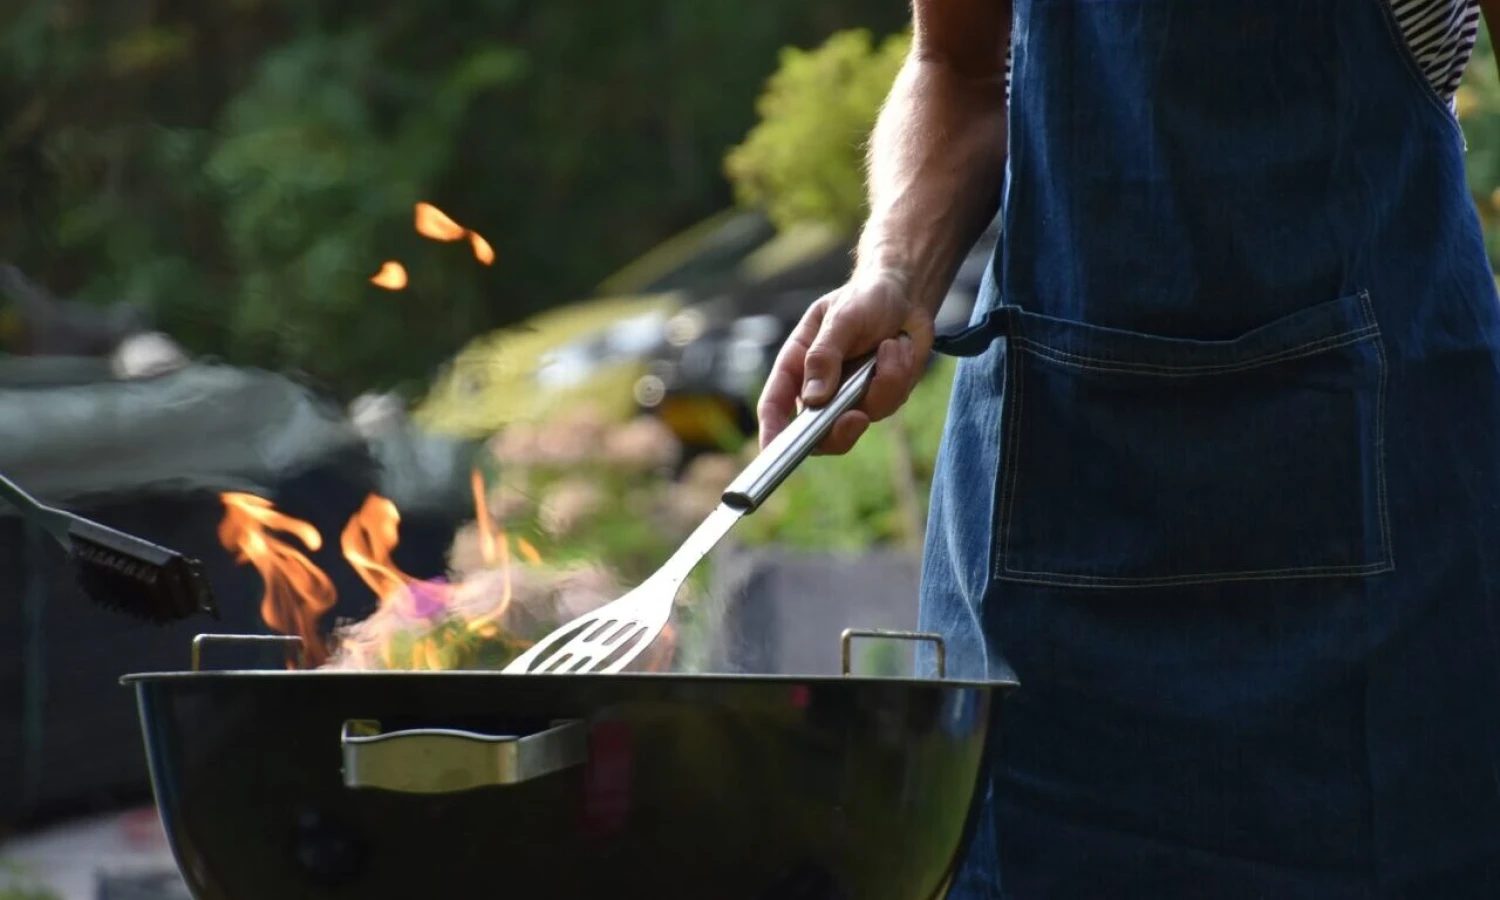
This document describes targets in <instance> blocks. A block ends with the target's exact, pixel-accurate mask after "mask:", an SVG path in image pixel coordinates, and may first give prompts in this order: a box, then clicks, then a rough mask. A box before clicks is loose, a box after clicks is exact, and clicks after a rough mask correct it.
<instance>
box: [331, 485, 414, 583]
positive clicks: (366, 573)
mask: <svg viewBox="0 0 1500 900" xmlns="http://www.w3.org/2000/svg"><path fill="white" fill-rule="evenodd" d="M400 532H401V513H400V512H399V511H398V510H397V509H396V504H394V503H392V502H391V501H389V500H387V499H386V498H384V497H380V496H377V495H375V494H371V495H370V496H368V497H366V498H365V502H364V505H363V506H361V507H360V508H359V512H356V513H355V514H354V515H353V516H352V517H351V518H350V519H349V522H348V524H346V525H345V526H344V532H343V534H341V535H340V536H339V549H340V550H342V551H343V552H344V558H345V559H347V560H348V561H349V565H351V566H353V567H354V572H355V574H357V575H359V577H360V580H362V581H364V583H365V584H367V585H369V586H370V590H372V591H374V592H375V596H376V597H378V598H380V602H381V603H393V602H396V601H398V600H401V599H403V598H408V597H409V596H410V594H411V592H410V591H408V590H407V586H408V585H410V584H412V583H413V582H415V581H416V580H417V579H415V578H413V577H411V576H410V575H407V574H406V573H405V572H402V571H401V570H400V569H398V568H396V563H395V561H394V560H392V559H391V553H392V552H393V551H394V550H395V549H396V545H397V544H399V543H400V542H401V534H400Z"/></svg>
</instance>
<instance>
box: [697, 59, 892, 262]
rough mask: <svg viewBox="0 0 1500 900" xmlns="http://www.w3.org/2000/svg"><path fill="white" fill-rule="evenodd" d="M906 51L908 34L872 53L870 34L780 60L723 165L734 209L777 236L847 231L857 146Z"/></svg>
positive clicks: (856, 183) (861, 195)
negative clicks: (756, 217) (747, 210)
mask: <svg viewBox="0 0 1500 900" xmlns="http://www.w3.org/2000/svg"><path fill="white" fill-rule="evenodd" d="M910 45H911V37H910V35H909V34H908V33H904V32H903V33H899V34H895V35H892V36H891V37H888V38H886V39H885V40H884V41H883V42H881V43H880V44H879V45H876V44H875V42H874V39H873V37H872V36H871V35H870V32H868V31H865V30H862V29H855V30H850V31H842V32H839V33H837V34H835V35H834V36H833V37H831V38H829V39H828V40H827V41H826V42H824V43H823V44H822V46H820V47H818V48H817V49H815V50H799V49H796V48H788V49H786V50H783V51H782V54H781V67H780V68H779V69H778V70H777V71H776V73H775V74H774V75H772V76H771V78H770V80H769V81H768V82H767V85H766V89H765V92H764V93H763V94H762V95H761V97H760V101H759V103H758V105H757V109H758V110H759V112H760V123H759V124H758V125H756V126H755V128H754V129H752V130H751V131H750V133H749V135H748V136H747V137H746V138H745V141H744V142H743V143H741V144H740V145H739V146H737V147H735V148H734V149H732V150H731V151H730V152H729V155H728V157H727V158H726V160H725V166H724V168H725V172H726V173H727V174H728V176H729V180H730V181H731V182H732V183H733V184H734V190H735V195H736V196H737V197H738V199H739V200H740V202H741V203H743V204H745V205H748V206H753V207H758V208H760V209H763V210H764V211H765V212H766V214H767V215H769V216H770V217H771V219H772V221H774V222H775V223H776V224H777V226H778V227H780V228H787V227H790V226H792V225H797V224H803V223H817V224H823V225H831V226H834V227H836V228H839V229H840V230H843V231H846V232H851V233H852V232H853V231H854V230H855V229H857V228H858V227H859V224H860V222H862V221H863V219H864V215H865V184H864V150H865V146H866V144H867V143H868V141H869V136H870V132H871V130H872V129H873V128H874V126H875V119H876V116H877V115H878V114H879V112H880V106H881V104H882V103H883V102H884V101H885V97H886V94H887V93H889V92H890V89H891V84H892V83H893V82H894V81H895V78H896V73H897V71H899V69H900V68H901V63H902V61H903V60H904V59H905V58H906V51H907V49H908V47H910Z"/></svg>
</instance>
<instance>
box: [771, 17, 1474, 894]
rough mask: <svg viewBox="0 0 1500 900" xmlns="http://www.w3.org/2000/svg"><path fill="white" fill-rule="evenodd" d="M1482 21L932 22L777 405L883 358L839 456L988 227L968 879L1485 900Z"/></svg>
mask: <svg viewBox="0 0 1500 900" xmlns="http://www.w3.org/2000/svg"><path fill="white" fill-rule="evenodd" d="M1477 2H1478V0H1255V2H1245V3H1229V2H1212V3H1211V2H1204V0H1109V2H1100V0H1088V2H1085V0H1014V3H1013V4H1012V2H1011V0H917V2H916V3H915V4H914V19H915V38H914V45H913V48H912V51H911V55H910V58H909V59H908V60H907V62H906V64H905V67H904V68H903V69H902V71H901V74H900V76H899V78H898V79H897V81H896V84H895V86H894V88H893V90H892V92H891V94H890V97H889V99H888V101H887V103H886V106H885V108H884V110H883V111H882V114H881V116H880V120H879V123H878V125H877V127H876V130H875V135H874V140H873V146H872V151H871V154H870V172H869V190H870V207H871V212H870V216H869V220H868V222H867V224H866V226H865V228H864V230H863V234H862V236H861V239H860V242H859V246H858V258H857V263H856V265H855V268H854V271H853V274H852V276H851V278H850V280H849V282H848V284H846V285H845V286H844V287H842V288H840V289H839V290H838V291H835V292H834V293H832V294H830V295H829V296H827V297H825V298H823V299H822V300H821V301H819V303H818V304H816V305H815V306H814V307H813V308H812V309H811V310H810V312H809V313H808V315H807V317H806V318H805V319H804V321H803V322H802V323H801V326H800V327H799V328H798V329H797V331H796V333H795V334H794V335H793V336H792V337H791V339H790V340H789V341H788V343H787V345H786V347H785V348H784V349H783V351H782V353H781V355H780V357H779V358H778V361H777V364H776V368H775V371H774V373H773V376H772V378H771V380H770V381H769V383H768V385H767V387H766V391H765V394H764V396H763V398H762V402H761V408H760V416H761V423H762V440H763V441H768V440H770V438H771V437H773V436H774V435H775V434H776V433H777V432H778V431H780V430H781V428H782V427H784V425H785V423H786V422H787V421H788V419H789V417H790V416H791V415H792V414H793V412H794V407H795V405H796V401H797V399H798V397H799V396H800V398H801V399H802V400H803V401H804V402H806V403H808V404H809V405H814V406H815V405H818V404H820V403H822V402H824V401H826V400H827V399H828V398H829V397H830V396H831V393H832V391H833V389H834V387H835V383H836V381H837V379H838V375H839V372H840V367H841V365H842V364H843V363H845V362H847V361H848V360H850V359H851V358H853V357H856V356H859V355H861V354H864V353H867V352H869V351H872V350H873V351H876V353H877V360H878V361H877V371H878V375H877V376H876V379H875V381H874V383H873V384H872V386H871V387H870V390H869V392H868V395H867V396H866V399H865V401H864V404H863V407H862V410H861V411H859V412H852V413H849V414H847V415H846V416H845V417H844V418H843V420H842V421H841V422H839V423H838V424H837V426H836V427H835V429H834V431H833V433H832V434H831V436H830V437H829V439H828V441H827V443H826V444H825V445H824V448H823V449H824V450H825V451H827V452H835V453H837V452H843V451H845V450H847V449H848V448H849V447H850V446H852V445H853V443H854V442H855V441H856V440H857V439H858V437H859V435H860V433H861V432H863V431H864V429H865V428H866V427H867V426H868V425H869V424H870V422H872V421H876V420H879V419H882V418H884V417H886V416H888V415H890V414H891V413H892V412H893V411H894V410H895V409H896V408H897V407H898V406H900V404H901V403H902V402H903V401H904V399H905V397H906V395H907V393H908V392H909V391H910V390H911V387H912V385H913V383H914V382H915V381H916V379H917V378H918V376H919V372H920V370H921V362H922V360H923V359H924V358H925V356H926V355H927V353H928V352H929V349H930V348H931V347H933V345H934V336H933V329H932V317H933V310H934V309H935V308H936V307H937V305H938V303H939V302H940V300H941V298H942V296H943V294H944V290H945V287H946V285H947V284H948V282H949V280H950V279H951V277H952V275H953V273H954V271H955V267H956V265H957V264H958V261H959V259H960V257H961V255H962V254H963V253H964V252H965V251H966V250H967V249H968V247H969V246H970V244H971V242H972V241H973V240H974V238H975V236H976V235H978V234H979V232H980V230H981V229H982V227H983V226H984V224H985V223H986V222H987V221H989V219H990V218H991V216H992V215H993V214H994V212H995V210H996V209H997V208H998V209H1000V211H1001V214H1002V216H1003V218H1002V224H1003V237H1002V240H1001V245H1000V247H999V248H998V250H997V251H996V255H995V259H994V263H993V266H992V268H991V271H990V272H989V276H990V277H989V278H988V279H987V283H986V286H985V290H984V291H983V295H982V297H981V304H980V313H983V314H985V315H982V316H977V317H976V321H975V324H974V327H973V328H972V329H970V331H969V332H968V333H966V334H965V335H963V336H962V337H961V338H960V339H958V340H953V341H948V342H946V343H943V342H939V344H940V346H941V347H942V348H944V349H947V350H949V351H950V352H956V353H959V354H961V355H974V358H972V359H965V360H964V361H963V362H962V363H961V364H960V367H959V373H958V376H957V382H956V384H955V387H954V392H953V398H952V406H951V411H950V414H949V421H948V425H947V432H946V435H945V438H944V445H943V450H942V457H941V461H940V467H939V471H938V473H937V477H936V482H935V486H934V490H933V498H932V511H931V519H930V527H929V533H928V540H927V552H926V563H925V568H924V575H923V588H922V620H923V623H924V626H925V627H927V628H929V629H934V630H938V631H941V632H942V633H943V634H944V635H945V636H946V637H947V639H948V641H949V659H950V666H951V667H954V668H956V669H957V670H958V672H957V674H960V675H964V676H983V675H990V676H998V675H1009V674H1011V673H1012V672H1013V673H1014V674H1015V676H1016V677H1017V678H1018V679H1019V680H1020V683H1021V688H1020V689H1019V690H1018V691H1017V692H1016V693H1015V694H1013V695H1012V697H1011V698H1010V699H1009V700H1007V701H1006V702H1005V703H1003V704H1001V706H1000V707H999V708H998V710H997V714H996V742H995V744H994V747H993V749H992V753H991V757H990V760H989V762H990V772H989V775H988V778H989V783H988V790H987V795H988V799H987V801H986V804H985V807H984V809H983V811H982V816H981V819H980V820H979V823H978V828H977V833H976V836H975V838H974V839H973V841H972V842H971V844H970V847H969V849H968V853H967V856H966V860H967V861H966V864H965V867H964V869H963V871H962V873H961V875H960V877H959V879H958V882H957V884H956V885H955V888H954V892H953V896H955V897H958V898H961V900H971V898H980V897H984V898H989V897H999V896H1005V897H1008V898H1012V900H1033V898H1069V900H1074V898H1094V897H1102V898H1136V897H1149V898H1183V897H1195V898H1196V897H1205V898H1218V900H1225V898H1231V900H1232V898H1270V900H1289V898H1316V900H1343V898H1366V900H1367V898H1388V897H1413V898H1442V900H1454V898H1489V900H1493V898H1496V897H1500V304H1497V298H1496V291H1495V284H1494V282H1493V280H1492V275H1491V271H1490V267H1489V264H1488V261H1487V259H1486V256H1485V251H1484V247H1483V245H1482V242H1481V234H1480V228H1479V223H1478V221H1477V218H1476V216H1475V212H1474V210H1473V209H1472V204H1471V201H1470V197H1469V192H1468V189H1467V186H1466V183H1465V173H1464V160H1463V147H1462V136H1461V132H1460V130H1459V128H1458V126H1457V123H1456V121H1455V119H1454V117H1453V114H1452V111H1451V108H1450V103H1451V97H1452V91H1453V88H1454V87H1455V86H1456V83H1457V78H1458V75H1459V74H1460V73H1461V72H1462V70H1463V66H1464V64H1465V63H1466V62H1467V60H1468V53H1469V50H1470V49H1471V48H1472V44H1473V35H1474V32H1475V30H1476V29H1477V16H1478V13H1477V7H1476V3H1477ZM1484 6H1485V10H1486V15H1487V16H1488V18H1489V21H1490V22H1492V23H1494V22H1497V21H1500V19H1496V18H1495V16H1496V14H1497V13H1500V0H1484ZM1012 7H1014V8H1012ZM1008 52H1009V55H1010V57H1011V64H1010V68H1009V102H1008V104H1007V56H1008ZM975 354H977V355H975ZM1002 892H1003V893H1002Z"/></svg>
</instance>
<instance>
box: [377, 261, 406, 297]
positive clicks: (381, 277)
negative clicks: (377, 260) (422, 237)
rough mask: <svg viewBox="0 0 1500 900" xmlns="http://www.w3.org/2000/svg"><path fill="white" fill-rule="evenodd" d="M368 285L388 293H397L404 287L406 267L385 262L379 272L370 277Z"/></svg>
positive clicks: (396, 263)
mask: <svg viewBox="0 0 1500 900" xmlns="http://www.w3.org/2000/svg"><path fill="white" fill-rule="evenodd" d="M370 283H371V284H373V285H375V286H376V287H382V288H385V289H386V290H388V291H399V290H402V289H404V288H405V287H406V267H405V266H403V265H401V264H400V263H398V262H387V263H385V264H383V265H381V267H380V271H379V272H376V273H375V274H374V275H371V276H370Z"/></svg>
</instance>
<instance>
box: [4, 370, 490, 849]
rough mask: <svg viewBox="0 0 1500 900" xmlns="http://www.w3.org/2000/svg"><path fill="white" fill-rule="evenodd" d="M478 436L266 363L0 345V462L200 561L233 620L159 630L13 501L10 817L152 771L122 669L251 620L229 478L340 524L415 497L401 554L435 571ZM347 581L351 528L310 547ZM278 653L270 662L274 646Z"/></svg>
mask: <svg viewBox="0 0 1500 900" xmlns="http://www.w3.org/2000/svg"><path fill="white" fill-rule="evenodd" d="M471 459H472V449H471V448H470V447H469V446H467V445H465V444H463V443H461V442H458V441H454V440H449V439H445V438H439V437H435V436H431V435H426V434H423V433H421V432H419V431H417V430H415V429H413V428H412V427H411V425H410V423H409V422H407V421H406V419H405V417H404V415H399V414H398V415H396V416H394V417H392V418H390V419H388V420H386V421H384V422H382V423H380V427H378V428H373V429H369V428H367V429H363V432H362V430H361V429H359V428H356V427H355V426H354V425H353V424H352V423H351V422H350V421H349V418H348V417H347V416H346V415H345V411H344V409H343V408H342V407H341V406H339V405H338V404H336V403H334V402H331V401H330V400H328V399H326V398H324V397H322V396H321V395H319V394H318V393H317V392H315V391H313V390H312V389H310V388H308V387H306V386H304V385H301V384H299V383H297V382H296V381H294V380H292V379H289V378H285V377H283V376H280V375H276V374H273V373H269V372H263V371H255V370H244V369H235V368H231V367H227V366H221V365H212V364H197V365H190V366H188V367H186V368H184V369H180V370H178V371H175V372H172V373H170V374H165V375H160V376H158V377H154V378H142V379H136V380H129V381H119V380H115V379H114V378H113V377H112V376H111V369H110V364H109V361H107V360H97V359H69V358H56V357H54V358H39V357H32V358H0V472H4V473H5V474H6V475H8V476H10V477H11V478H13V479H14V480H15V481H17V482H18V483H19V484H21V485H22V486H23V487H24V488H26V489H28V490H29V491H31V492H33V493H34V494H36V495H37V496H38V497H39V498H41V499H43V500H44V501H46V502H50V503H56V504H58V505H62V506H65V507H70V508H74V509H77V510H79V511H80V512H82V513H83V514H85V515H89V516H93V517H97V518H99V519H101V520H102V521H104V522H105V524H108V525H113V526H115V527H118V528H123V529H125V530H127V531H130V532H132V533H136V534H139V535H141V536H142V537H145V538H146V539H148V540H153V541H156V542H158V543H161V544H163V545H165V546H169V547H172V548H174V549H176V550H179V551H181V552H183V553H186V554H188V555H190V556H195V557H198V558H200V559H202V560H203V562H204V566H205V574H206V575H207V577H208V578H209V581H210V583H211V584H212V585H213V586H214V590H215V593H216V594H217V595H218V599H219V603H220V608H221V609H222V610H223V611H224V620H223V621H221V622H210V621H207V620H202V619H194V620H190V621H187V622H182V623H177V624H176V625H173V626H168V627H166V628H152V627H149V626H144V625H141V624H139V623H137V622H136V621H135V620H134V619H129V618H127V617H124V616H120V615H118V614H116V613H113V612H108V611H104V610H100V609H98V608H97V607H95V606H93V605H92V604H89V603H87V602H86V601H85V600H84V599H83V598H82V596H81V595H80V594H79V593H78V591H77V588H76V586H75V585H74V584H73V579H72V574H71V571H70V569H69V567H68V566H67V565H66V563H65V561H64V560H63V558H62V554H61V552H60V551H59V550H58V549H57V547H56V546H55V545H53V544H52V543H51V542H49V541H46V540H42V539H41V538H40V537H39V536H37V535H35V534H28V533H27V531H26V530H25V529H23V528H22V527H21V523H20V522H18V521H17V520H16V518H15V517H14V515H13V512H12V510H10V509H9V507H8V506H6V505H4V504H0V833H3V832H4V830H5V826H6V824H7V823H8V822H15V821H22V820H30V819H35V818H38V817H45V816H48V815H54V814H61V813H62V812H65V811H67V810H69V809H73V808H75V807H76V808H83V807H86V806H89V805H90V804H108V803H112V802H115V801H114V800H113V799H112V798H115V797H119V798H122V799H125V798H130V797H135V798H136V799H139V798H140V797H141V796H143V795H144V792H145V790H146V788H147V786H148V782H147V775H146V768H145V763H144V758H143V756H142V753H141V743H140V734H139V727H138V724H137V722H136V718H135V711H134V704H133V702H132V700H131V697H130V695H129V693H128V692H126V691H124V690H123V689H121V688H120V687H119V685H118V678H119V677H120V676H121V675H123V674H125V673H127V672H132V671H155V670H163V669H166V670H171V669H177V668H180V667H181V666H182V665H183V663H184V661H185V659H186V652H187V647H188V644H189V642H190V640H191V636H192V635H193V634H195V633H197V632H199V631H203V630H213V631H229V632H257V631H262V630H263V629H264V626H263V625H262V624H261V622H260V613H259V600H260V595H261V592H262V591H263V585H262V584H261V582H260V579H259V576H257V575H256V573H255V572H254V570H253V569H250V568H248V567H245V566H241V565H238V564H237V563H236V562H235V561H234V559H233V558H232V557H231V556H230V555H229V554H228V553H227V552H225V551H224V550H223V548H222V547H220V546H219V543H218V540H217V536H216V534H215V528H216V525H217V523H218V521H219V520H220V518H221V517H222V514H223V510H222V507H221V506H220V504H219V502H218V499H217V497H216V494H217V493H218V492H220V491H224V490H233V489H243V490H248V491H251V492H254V493H259V494H262V495H264V496H267V497H271V498H272V499H274V500H275V501H276V503H277V505H278V506H280V507H281V508H282V509H283V510H285V511H286V512H288V513H289V514H291V515H294V516H296V517H298V518H302V519H305V520H307V521H308V522H310V523H311V524H313V525H314V527H316V528H317V529H318V530H319V531H320V532H321V533H323V534H324V535H334V534H337V533H338V530H339V528H340V527H342V525H343V524H344V522H345V521H346V520H347V518H348V517H349V516H350V515H351V514H352V513H353V512H354V511H355V510H356V509H357V508H358V506H359V504H360V503H361V502H362V500H363V498H364V496H365V495H366V494H367V493H368V492H370V491H375V492H378V493H381V494H383V495H384V496H387V497H389V498H390V499H392V500H394V501H395V502H396V503H397V505H398V507H399V508H400V509H401V510H402V523H401V545H400V547H398V548H397V554H398V555H397V560H398V564H399V565H401V566H402V567H403V568H405V569H406V570H407V571H411V572H412V573H413V574H416V575H417V576H418V577H429V576H431V575H435V574H438V573H439V572H440V571H441V570H442V567H443V564H444V553H445V551H446V549H447V547H448V545H449V543H450V542H451V539H452V533H453V528H454V527H455V526H456V525H457V524H458V522H459V521H460V520H461V519H462V518H463V517H465V516H467V515H470V513H469V508H470V503H471V501H470V500H469V497H468V466H469V463H470V461H471ZM313 559H314V562H315V563H316V564H318V565H319V566H321V567H323V568H324V570H325V571H327V572H328V574H329V576H330V578H331V579H332V580H333V582H334V584H335V586H336V588H337V590H338V591H339V603H338V605H337V606H336V607H335V609H334V610H332V611H331V612H330V614H329V616H330V617H336V616H339V615H352V616H361V615H364V614H367V613H368V611H369V607H370V606H371V605H372V604H373V602H374V598H373V595H371V594H370V592H369V591H368V589H367V588H366V587H365V586H364V584H363V582H362V581H360V579H359V578H358V577H357V575H356V574H355V573H354V571H353V570H352V568H350V567H349V566H348V565H347V564H346V563H344V562H343V561H342V559H341V557H340V552H339V549H338V547H337V542H329V543H326V544H325V546H324V547H323V549H322V551H321V552H320V553H316V554H313ZM271 662H272V663H274V659H273V660H271Z"/></svg>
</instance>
